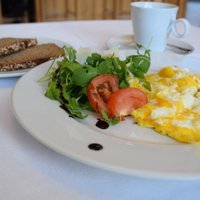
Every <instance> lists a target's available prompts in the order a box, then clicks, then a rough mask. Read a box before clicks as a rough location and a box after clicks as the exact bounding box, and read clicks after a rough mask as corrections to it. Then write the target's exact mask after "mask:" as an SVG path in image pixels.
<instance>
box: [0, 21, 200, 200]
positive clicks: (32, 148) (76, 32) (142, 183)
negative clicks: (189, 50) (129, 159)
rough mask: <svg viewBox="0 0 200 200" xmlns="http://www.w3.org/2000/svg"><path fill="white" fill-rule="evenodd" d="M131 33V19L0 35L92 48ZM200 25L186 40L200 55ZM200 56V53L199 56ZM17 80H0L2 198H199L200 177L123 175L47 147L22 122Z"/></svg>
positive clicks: (15, 28)
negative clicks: (15, 100) (15, 107)
mask: <svg viewBox="0 0 200 200" xmlns="http://www.w3.org/2000/svg"><path fill="white" fill-rule="evenodd" d="M127 34H132V26H131V22H130V21H128V20H123V21H76V22H72V21H71V22H70V21H69V22H49V23H37V24H14V25H0V37H8V36H13V37H18V36H20V37H25V36H26V37H49V38H53V39H59V40H62V41H65V42H67V43H69V44H71V45H73V46H74V47H75V48H76V49H78V48H80V47H91V48H92V49H93V50H100V49H101V50H102V49H106V41H107V39H108V38H109V37H113V36H120V35H127ZM199 35H200V28H197V27H192V28H191V33H190V34H189V35H188V36H187V37H186V38H184V39H182V40H184V41H187V42H189V43H190V44H192V45H193V46H194V47H195V52H194V53H193V54H192V55H190V56H199V55H200V40H199ZM199 58H200V57H199ZM17 80H18V78H2V79H0V199H2V200H26V199H29V200H33V199H34V200H35V199H37V200H44V199H48V200H55V199H58V200H66V199H70V200H90V199H91V200H94V199H95V200H98V199H104V200H110V199H115V200H116V199H123V200H126V199H137V200H138V199H163V200H165V199H176V200H177V199H181V200H185V199H197V197H199V196H200V180H159V179H149V178H141V177H135V176H128V175H122V174H118V173H114V172H110V171H104V170H101V169H97V168H94V167H91V166H87V165H84V164H82V163H80V162H78V161H75V160H72V159H70V158H67V157H64V156H62V155H60V154H58V153H56V152H54V151H53V150H51V149H49V148H47V147H45V146H44V145H42V144H41V143H39V142H38V141H37V140H35V139H34V138H33V137H31V136H30V135H29V134H28V133H27V132H26V131H25V130H24V129H23V128H22V127H21V126H20V124H19V123H18V122H17V120H16V119H15V117H14V116H13V113H12V109H11V92H12V88H13V87H14V85H15V83H16V81H17Z"/></svg>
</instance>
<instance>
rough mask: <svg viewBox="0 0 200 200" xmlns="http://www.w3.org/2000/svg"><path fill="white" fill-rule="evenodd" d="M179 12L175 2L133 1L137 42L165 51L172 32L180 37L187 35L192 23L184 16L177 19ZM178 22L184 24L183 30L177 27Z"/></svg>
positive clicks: (132, 11)
mask: <svg viewBox="0 0 200 200" xmlns="http://www.w3.org/2000/svg"><path fill="white" fill-rule="evenodd" d="M177 12H178V6H176V5H173V4H168V3H158V2H132V3H131V19H132V23H133V31H134V40H135V42H136V43H137V44H141V45H143V47H145V48H148V49H151V50H152V51H163V50H165V48H166V44H167V39H168V37H169V34H170V33H171V32H172V33H173V35H174V36H175V37H179V38H180V37H184V36H185V35H187V34H188V33H189V30H190V23H189V21H188V20H186V19H184V18H180V19H176V15H177ZM178 23H181V24H183V30H181V32H180V31H179V30H178V28H177V24H178Z"/></svg>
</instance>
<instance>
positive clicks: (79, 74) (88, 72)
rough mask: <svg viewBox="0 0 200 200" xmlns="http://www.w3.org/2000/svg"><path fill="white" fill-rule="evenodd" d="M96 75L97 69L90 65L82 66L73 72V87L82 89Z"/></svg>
mask: <svg viewBox="0 0 200 200" xmlns="http://www.w3.org/2000/svg"><path fill="white" fill-rule="evenodd" d="M96 75H97V69H96V68H93V67H92V66H90V65H83V66H82V67H81V68H77V69H75V70H74V71H73V74H72V81H73V82H74V84H75V85H78V86H81V87H84V86H86V85H87V84H88V82H89V81H90V80H91V79H92V78H93V77H95V76H96Z"/></svg>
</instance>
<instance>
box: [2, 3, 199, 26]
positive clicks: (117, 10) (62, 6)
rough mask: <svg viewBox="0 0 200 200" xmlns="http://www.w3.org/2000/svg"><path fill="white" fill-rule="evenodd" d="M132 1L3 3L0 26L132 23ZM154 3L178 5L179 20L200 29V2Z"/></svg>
mask: <svg viewBox="0 0 200 200" xmlns="http://www.w3.org/2000/svg"><path fill="white" fill-rule="evenodd" d="M131 1H132V0H1V1H0V2H1V3H0V23H1V24H3V23H4V24H6V23H26V22H44V21H63V20H98V19H129V18H130V2H131ZM136 1H139V0H136ZM143 1H145V0H143ZM151 1H157V2H168V3H173V4H176V5H178V6H179V12H178V17H185V18H187V19H188V20H189V21H190V22H191V24H193V25H195V26H200V0H151Z"/></svg>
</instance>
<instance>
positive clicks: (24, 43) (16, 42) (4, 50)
mask: <svg viewBox="0 0 200 200" xmlns="http://www.w3.org/2000/svg"><path fill="white" fill-rule="evenodd" d="M35 45H37V39H34V38H11V37H8V38H0V56H4V55H9V54H12V53H14V52H17V51H20V50H22V49H26V48H29V47H32V46H35Z"/></svg>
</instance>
